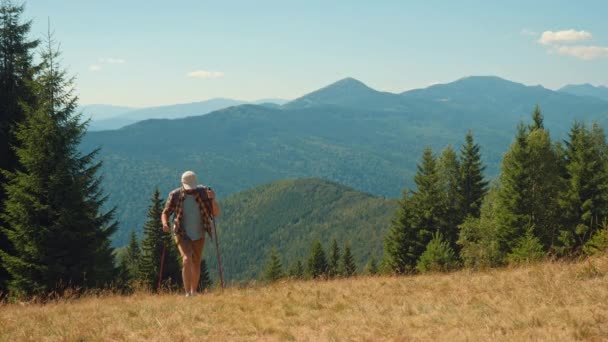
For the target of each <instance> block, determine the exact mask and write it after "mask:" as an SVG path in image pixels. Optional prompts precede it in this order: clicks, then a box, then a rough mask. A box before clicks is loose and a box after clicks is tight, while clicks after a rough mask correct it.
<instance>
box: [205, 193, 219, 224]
mask: <svg viewBox="0 0 608 342" xmlns="http://www.w3.org/2000/svg"><path fill="white" fill-rule="evenodd" d="M207 198H208V199H209V200H211V207H212V209H213V217H217V216H220V206H219V205H217V201H216V200H215V192H214V191H213V190H212V189H211V188H207Z"/></svg>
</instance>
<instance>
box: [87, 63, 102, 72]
mask: <svg viewBox="0 0 608 342" xmlns="http://www.w3.org/2000/svg"><path fill="white" fill-rule="evenodd" d="M89 70H91V71H99V70H101V65H99V64H91V65H89Z"/></svg>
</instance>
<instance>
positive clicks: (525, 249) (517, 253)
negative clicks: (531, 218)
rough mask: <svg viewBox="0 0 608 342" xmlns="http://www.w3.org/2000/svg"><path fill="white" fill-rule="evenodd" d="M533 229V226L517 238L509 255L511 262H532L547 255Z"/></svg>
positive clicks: (508, 259)
mask: <svg viewBox="0 0 608 342" xmlns="http://www.w3.org/2000/svg"><path fill="white" fill-rule="evenodd" d="M533 231H534V229H533V228H532V227H529V228H527V229H526V234H525V235H524V236H522V237H521V238H519V239H518V240H517V242H516V244H515V247H514V248H513V250H512V252H511V253H509V254H508V255H507V261H508V262H509V263H510V264H521V263H530V262H534V261H538V260H541V259H542V258H544V257H545V256H546V255H547V254H546V253H545V252H544V251H543V246H542V244H541V242H540V240H539V239H538V238H537V237H536V236H534V233H533Z"/></svg>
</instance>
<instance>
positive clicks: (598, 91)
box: [558, 83, 608, 101]
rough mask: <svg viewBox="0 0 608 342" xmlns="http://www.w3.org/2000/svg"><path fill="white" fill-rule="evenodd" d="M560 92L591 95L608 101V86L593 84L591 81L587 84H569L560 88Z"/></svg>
mask: <svg viewBox="0 0 608 342" xmlns="http://www.w3.org/2000/svg"><path fill="white" fill-rule="evenodd" d="M558 91H559V92H563V93H568V94H573V95H578V96H590V97H595V98H598V99H600V100H604V101H608V87H606V86H597V87H596V86H593V85H591V84H589V83H585V84H568V85H566V86H564V87H562V88H560V89H559V90H558Z"/></svg>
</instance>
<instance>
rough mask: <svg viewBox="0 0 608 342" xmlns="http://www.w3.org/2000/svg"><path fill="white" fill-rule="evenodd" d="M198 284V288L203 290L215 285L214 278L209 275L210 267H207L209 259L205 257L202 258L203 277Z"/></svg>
mask: <svg viewBox="0 0 608 342" xmlns="http://www.w3.org/2000/svg"><path fill="white" fill-rule="evenodd" d="M198 284H199V285H198V289H199V291H202V292H205V291H208V290H210V289H211V286H213V280H212V279H211V276H210V275H209V268H208V267H207V260H205V259H204V258H203V260H201V279H200V281H199V283H198Z"/></svg>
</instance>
